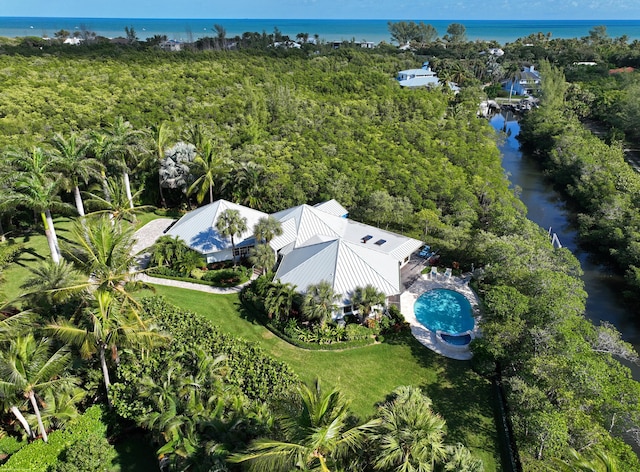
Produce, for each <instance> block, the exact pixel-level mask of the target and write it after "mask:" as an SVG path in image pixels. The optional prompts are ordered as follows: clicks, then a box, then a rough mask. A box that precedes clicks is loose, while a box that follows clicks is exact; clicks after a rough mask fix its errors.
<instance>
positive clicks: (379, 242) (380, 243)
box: [374, 239, 387, 246]
mask: <svg viewBox="0 0 640 472" xmlns="http://www.w3.org/2000/svg"><path fill="white" fill-rule="evenodd" d="M386 242H387V240H386V239H378V240H377V241H376V242H375V243H374V244H377V245H378V246H382V245H383V244H384V243H386Z"/></svg>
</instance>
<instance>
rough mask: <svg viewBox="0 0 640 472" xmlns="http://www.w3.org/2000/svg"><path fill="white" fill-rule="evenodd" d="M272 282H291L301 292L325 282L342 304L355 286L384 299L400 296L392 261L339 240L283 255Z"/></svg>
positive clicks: (348, 297) (395, 264)
mask: <svg viewBox="0 0 640 472" xmlns="http://www.w3.org/2000/svg"><path fill="white" fill-rule="evenodd" d="M275 279H279V280H280V281H281V282H282V283H291V284H293V285H295V286H297V289H298V290H299V291H301V292H306V290H307V288H308V287H309V285H312V284H317V283H319V282H321V281H327V282H329V283H330V284H331V286H332V287H333V289H334V291H335V292H336V293H340V294H342V297H343V298H342V301H341V302H342V304H343V305H348V304H350V298H351V296H352V294H353V291H354V289H355V288H356V287H364V286H366V285H373V286H374V287H376V288H377V289H378V290H379V291H381V292H383V293H384V294H385V295H386V296H391V295H395V294H397V293H400V276H399V271H398V263H397V262H396V261H394V260H393V259H392V258H391V257H390V256H385V255H381V254H376V253H375V252H373V251H370V250H368V249H365V248H363V247H361V246H359V245H358V244H354V243H351V242H349V241H345V240H344V239H340V238H337V239H333V240H329V241H320V242H317V243H315V244H309V245H306V246H302V247H298V248H296V249H294V250H292V251H291V252H290V253H288V254H286V255H285V256H284V258H283V260H282V262H281V263H280V266H279V267H278V271H277V273H276V275H275Z"/></svg>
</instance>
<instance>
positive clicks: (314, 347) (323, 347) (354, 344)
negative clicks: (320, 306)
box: [264, 323, 384, 351]
mask: <svg viewBox="0 0 640 472" xmlns="http://www.w3.org/2000/svg"><path fill="white" fill-rule="evenodd" d="M264 326H265V327H266V328H267V329H268V330H269V331H271V332H272V333H273V334H275V335H276V336H278V337H279V338H281V339H283V340H284V341H287V342H288V343H289V344H292V345H294V346H296V347H299V348H301V349H307V350H309V351H338V350H343V349H355V348H358V347H364V346H371V345H372V344H375V343H376V340H375V339H374V338H373V337H371V338H367V339H356V340H353V341H340V342H336V343H332V344H318V343H307V342H304V341H300V340H299V339H294V338H292V337H290V336H287V335H286V334H285V333H283V332H282V331H280V330H279V329H278V327H277V326H275V325H274V324H273V323H265V325H264ZM378 340H379V341H380V342H382V341H383V340H384V338H383V337H382V336H378Z"/></svg>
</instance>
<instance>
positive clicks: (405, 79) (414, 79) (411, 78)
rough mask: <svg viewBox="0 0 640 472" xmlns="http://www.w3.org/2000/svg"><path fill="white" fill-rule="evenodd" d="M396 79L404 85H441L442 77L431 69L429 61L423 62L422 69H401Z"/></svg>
mask: <svg viewBox="0 0 640 472" xmlns="http://www.w3.org/2000/svg"><path fill="white" fill-rule="evenodd" d="M396 79H397V80H398V83H400V85H401V86H402V87H437V86H439V85H440V79H439V78H438V76H437V75H436V73H435V72H434V71H432V70H431V67H430V66H429V63H428V62H425V63H424V64H422V68H421V69H408V70H401V71H400V72H398V76H397V77H396Z"/></svg>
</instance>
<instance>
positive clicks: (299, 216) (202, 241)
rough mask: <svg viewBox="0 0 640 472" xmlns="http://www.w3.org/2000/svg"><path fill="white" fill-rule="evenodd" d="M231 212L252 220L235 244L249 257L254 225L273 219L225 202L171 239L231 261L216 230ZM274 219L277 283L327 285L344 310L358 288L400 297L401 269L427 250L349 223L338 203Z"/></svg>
mask: <svg viewBox="0 0 640 472" xmlns="http://www.w3.org/2000/svg"><path fill="white" fill-rule="evenodd" d="M226 209H235V210H238V211H239V212H240V214H241V215H242V216H243V217H245V218H246V219H247V231H245V232H244V233H243V234H242V235H241V236H239V237H237V238H236V251H237V252H236V255H240V256H244V255H246V254H248V252H249V250H250V248H252V247H254V246H255V244H256V242H255V239H254V237H253V228H254V226H255V224H256V223H257V222H258V220H260V218H264V217H267V216H268V215H267V214H266V213H263V212H261V211H257V210H253V209H251V208H248V207H245V206H242V205H237V204H235V203H231V202H228V201H226V200H218V201H216V202H214V203H211V204H209V205H205V206H203V207H201V208H198V209H197V210H194V211H192V212H190V213H188V214H186V215H185V216H183V217H182V218H181V219H180V220H179V221H178V222H177V223H176V224H174V225H173V226H172V227H171V228H170V229H169V230H168V231H167V234H169V235H171V236H178V237H180V238H181V239H182V240H183V241H184V242H185V243H186V244H187V245H188V246H189V247H191V248H192V249H194V250H196V251H198V252H200V253H201V254H203V255H204V256H205V257H206V259H207V262H217V261H224V260H231V259H232V247H231V241H230V239H229V238H223V237H221V236H220V234H219V233H218V231H217V229H216V222H217V219H218V217H219V215H220V213H221V212H222V211H224V210H226ZM271 216H272V217H274V218H275V219H277V220H278V221H280V223H281V224H282V230H283V232H282V235H280V236H277V237H275V238H274V239H272V240H271V241H270V243H269V244H270V245H271V247H272V248H273V249H274V251H277V252H278V255H279V260H280V262H279V265H278V268H277V271H276V275H275V279H276V280H280V281H281V282H283V283H291V284H293V285H295V286H296V287H297V289H298V290H299V291H300V292H303V293H304V292H306V290H307V288H308V287H309V285H312V284H317V283H319V282H321V281H323V280H324V281H327V282H329V283H331V285H332V286H333V288H334V291H336V292H337V293H340V294H341V295H342V304H343V305H344V306H347V305H349V304H350V297H351V295H352V293H353V290H354V289H355V288H356V287H364V286H366V285H373V286H374V287H376V288H377V289H378V290H379V291H380V292H382V293H384V294H385V295H387V297H390V296H393V295H397V294H399V293H400V292H401V283H400V269H401V268H402V267H403V266H404V265H405V264H407V262H409V258H410V256H411V254H412V253H414V252H415V251H417V250H418V249H419V248H420V247H421V246H422V241H418V240H417V239H413V238H408V237H406V236H402V235H400V234H397V233H393V232H391V231H385V230H383V229H380V228H376V227H375V226H370V225H366V224H363V223H358V222H357V221H353V220H350V219H349V218H347V216H348V212H347V210H346V209H345V208H344V207H343V206H342V205H340V203H338V202H337V201H335V200H329V201H327V202H323V203H319V204H317V205H315V206H311V205H299V206H296V207H293V208H288V209H286V210H283V211H280V212H277V213H274V214H272V215H271Z"/></svg>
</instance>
